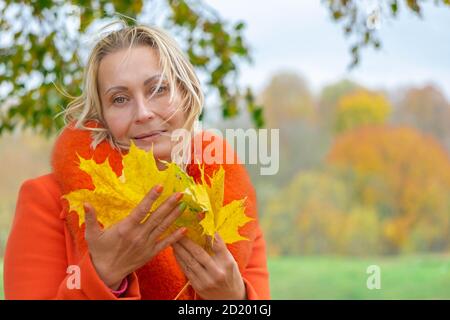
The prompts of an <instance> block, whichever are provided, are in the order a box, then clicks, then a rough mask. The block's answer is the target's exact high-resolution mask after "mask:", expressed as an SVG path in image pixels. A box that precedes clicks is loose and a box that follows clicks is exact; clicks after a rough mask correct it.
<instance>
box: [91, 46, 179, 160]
mask: <svg viewBox="0 0 450 320" xmlns="http://www.w3.org/2000/svg"><path fill="white" fill-rule="evenodd" d="M161 77H162V70H161V68H160V67H159V63H158V56H157V53H156V52H155V50H154V49H152V48H150V47H147V46H139V47H136V48H132V49H130V51H128V49H124V50H120V51H117V52H115V53H112V54H108V55H107V56H105V57H104V58H103V59H102V61H101V62H100V65H99V69H98V88H99V95H100V100H101V103H102V109H103V116H104V119H105V121H106V124H107V126H108V128H109V130H110V132H111V133H112V135H113V136H114V138H115V139H116V140H117V141H119V142H121V143H125V144H127V143H130V140H133V141H134V143H135V144H136V146H138V147H139V148H141V149H144V150H147V151H148V150H150V149H151V147H152V145H153V152H154V155H155V157H156V158H158V159H161V160H166V161H170V160H171V159H170V153H171V149H172V142H171V138H170V137H171V133H172V131H173V130H175V129H178V128H181V127H182V126H183V124H184V121H185V114H184V112H183V111H182V109H181V108H180V100H181V99H180V95H179V92H175V96H174V98H173V99H172V101H169V100H170V90H176V88H169V87H168V82H167V81H166V80H163V82H162V84H161V86H160V87H159V89H158V83H159V80H160V78H161Z"/></svg>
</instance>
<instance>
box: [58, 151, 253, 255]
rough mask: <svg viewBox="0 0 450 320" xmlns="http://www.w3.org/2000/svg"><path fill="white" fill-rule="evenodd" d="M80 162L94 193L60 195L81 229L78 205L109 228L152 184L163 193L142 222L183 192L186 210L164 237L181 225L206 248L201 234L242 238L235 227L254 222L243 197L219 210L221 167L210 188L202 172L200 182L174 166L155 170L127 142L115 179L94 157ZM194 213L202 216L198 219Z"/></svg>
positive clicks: (231, 239) (144, 154)
mask: <svg viewBox="0 0 450 320" xmlns="http://www.w3.org/2000/svg"><path fill="white" fill-rule="evenodd" d="M78 158H79V160H80V164H79V167H80V169H81V170H83V171H84V172H86V173H87V174H88V175H89V176H90V177H91V179H92V183H93V185H94V187H95V188H94V190H89V189H79V190H75V191H73V192H70V193H69V194H66V195H64V196H63V198H64V199H67V201H68V202H69V211H76V212H77V213H78V215H79V224H80V226H81V225H82V224H83V223H84V218H85V216H84V215H85V212H84V207H83V204H84V203H85V202H89V203H90V204H91V205H92V206H93V207H94V208H95V210H96V212H97V219H98V221H99V222H100V223H101V224H102V225H103V226H104V227H105V228H109V227H110V226H112V225H114V224H115V223H117V222H119V221H120V220H122V219H124V218H125V217H126V216H128V215H129V214H130V213H131V211H132V210H133V209H134V208H135V207H136V206H137V205H138V204H139V202H140V201H141V200H142V199H143V197H144V196H145V195H146V194H147V193H148V192H149V191H150V190H151V189H152V188H153V187H154V186H156V185H157V184H160V185H162V186H163V192H162V193H161V195H160V196H159V197H158V199H157V200H156V201H155V202H154V203H153V205H152V207H151V209H150V210H149V213H148V214H147V216H146V218H145V219H144V220H143V221H142V223H143V222H145V221H146V219H148V217H150V215H151V213H152V212H154V211H155V210H156V209H157V208H158V207H159V206H160V205H161V204H162V203H163V202H164V201H165V200H166V199H167V198H168V197H170V196H171V195H172V194H173V193H175V192H182V193H183V198H182V201H183V202H185V203H186V204H187V208H186V210H185V211H184V212H183V213H182V214H181V215H180V216H179V217H178V218H177V219H176V220H175V222H174V223H173V224H172V225H171V226H170V227H169V228H168V229H167V230H166V232H165V233H164V234H163V235H162V236H166V235H168V234H170V233H171V232H173V231H175V230H176V229H177V228H179V227H182V226H184V227H186V228H187V233H186V236H187V237H188V238H190V239H192V240H193V241H194V242H196V243H197V244H199V245H200V246H202V247H203V248H208V247H209V246H210V245H208V243H207V241H206V237H205V236H206V235H208V236H213V235H214V233H215V232H216V231H217V232H218V233H219V234H220V236H221V237H222V238H223V239H224V241H225V242H226V243H233V242H235V241H239V240H247V239H246V238H244V237H242V236H240V235H239V233H238V227H240V226H242V225H244V224H245V223H246V222H248V221H250V220H253V219H252V218H249V217H247V216H246V215H245V213H244V208H245V206H244V202H245V199H242V200H235V201H232V202H231V203H229V204H227V205H226V206H223V193H224V190H223V188H224V177H225V172H224V170H223V168H222V167H220V169H219V171H217V172H216V173H215V174H214V175H213V177H212V179H211V186H208V184H207V183H206V181H205V177H204V169H203V168H201V174H202V176H201V183H199V184H196V183H195V181H194V179H193V178H192V177H190V176H189V175H188V174H187V173H186V172H184V171H183V170H182V169H181V168H180V167H179V166H178V165H176V164H175V163H171V162H164V164H165V165H166V168H165V169H164V170H159V168H158V166H157V164H156V160H155V158H154V155H153V152H152V150H150V151H148V152H147V151H145V150H142V149H139V148H138V147H136V145H135V144H134V143H133V142H131V145H130V150H129V152H128V154H126V155H125V156H124V157H123V159H122V163H123V170H122V174H121V176H120V177H118V176H117V175H116V174H115V173H114V171H113V170H112V168H111V166H110V165H109V162H108V159H106V160H105V161H104V162H103V163H100V164H98V163H96V162H95V161H94V160H93V159H83V158H81V157H80V156H78ZM199 213H201V214H204V216H203V217H202V216H201V215H199Z"/></svg>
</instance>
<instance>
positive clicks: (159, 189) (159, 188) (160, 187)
mask: <svg viewBox="0 0 450 320" xmlns="http://www.w3.org/2000/svg"><path fill="white" fill-rule="evenodd" d="M155 190H156V192H158V193H161V192H162V191H163V186H162V185H160V184H159V185H157V186H156V189H155Z"/></svg>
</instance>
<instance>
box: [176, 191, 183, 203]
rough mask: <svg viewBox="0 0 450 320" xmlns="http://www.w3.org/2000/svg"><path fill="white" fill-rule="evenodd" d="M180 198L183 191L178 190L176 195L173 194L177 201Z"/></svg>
mask: <svg viewBox="0 0 450 320" xmlns="http://www.w3.org/2000/svg"><path fill="white" fill-rule="evenodd" d="M181 198H183V193H181V192H178V193H177V195H176V196H175V200H177V201H179V200H180V199H181Z"/></svg>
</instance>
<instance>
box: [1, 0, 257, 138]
mask: <svg viewBox="0 0 450 320" xmlns="http://www.w3.org/2000/svg"><path fill="white" fill-rule="evenodd" d="M144 7H149V8H147V11H148V9H149V10H150V11H156V12H157V13H159V14H158V15H159V16H164V23H165V25H164V27H165V28H167V29H169V30H170V31H172V32H173V33H174V34H176V35H177V36H178V38H180V41H181V44H182V46H183V47H184V49H185V52H186V53H187V55H188V57H189V59H190V61H191V62H192V64H193V65H194V66H195V67H196V68H197V69H198V70H199V72H202V73H203V75H204V77H205V81H206V84H207V86H208V88H210V90H211V91H215V92H217V93H218V95H219V97H220V101H221V108H222V113H223V117H225V118H226V117H234V116H235V115H237V114H238V112H239V110H240V108H247V109H248V111H249V112H250V114H251V115H252V119H253V120H254V123H255V125H256V126H258V127H261V126H262V125H263V118H262V108H261V106H258V105H256V103H255V101H254V97H253V93H252V91H251V89H250V88H240V87H238V86H237V82H236V78H237V76H238V74H239V67H238V66H239V62H240V61H242V60H248V59H249V50H248V46H247V44H246V42H245V40H244V38H243V30H244V28H245V24H244V23H243V22H237V23H233V24H231V25H230V24H229V23H227V22H226V21H224V20H222V19H221V18H220V16H219V15H218V14H217V13H216V12H215V11H214V10H212V9H211V8H210V7H208V6H207V5H206V4H205V3H203V2H202V1H201V0H194V1H184V0H165V1H164V2H163V8H162V9H161V8H159V7H158V5H157V4H156V3H155V2H152V1H142V0H138V1H131V0H126V1H106V0H90V1H89V0H88V1H85V0H77V1H71V2H64V1H60V0H50V1H21V2H16V1H11V0H5V1H4V5H2V6H0V38H2V40H4V41H3V42H2V44H1V45H0V56H1V57H2V60H1V62H0V86H1V87H3V88H4V89H5V90H6V95H3V96H0V105H1V106H2V110H1V112H0V134H2V133H3V132H6V131H12V130H13V129H14V128H15V127H17V126H23V127H32V128H36V129H37V131H39V132H44V133H47V134H51V133H53V132H56V131H57V130H58V129H59V128H61V127H62V126H63V121H62V118H60V117H59V118H57V119H56V120H54V116H55V115H56V114H57V113H58V112H59V111H61V110H62V109H63V108H65V106H66V105H67V104H68V102H69V101H70V99H69V97H68V96H67V94H68V95H71V96H77V95H79V94H80V92H81V88H82V83H81V82H82V75H83V72H82V70H83V66H84V63H83V61H82V57H83V55H85V54H86V52H85V51H86V38H87V37H88V36H89V35H90V34H92V33H93V32H95V30H94V29H95V26H98V25H99V24H105V23H107V22H109V21H111V19H113V18H117V17H118V16H119V17H124V16H125V17H127V18H126V19H127V23H128V24H130V25H133V24H136V23H155V22H156V21H148V17H146V16H145V14H144V13H145V12H144ZM158 10H159V11H158ZM152 20H156V18H155V19H152ZM74 26H75V27H74ZM55 85H56V86H55ZM57 88H61V89H64V91H66V92H67V94H66V95H63V94H60V92H58V89H57Z"/></svg>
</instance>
